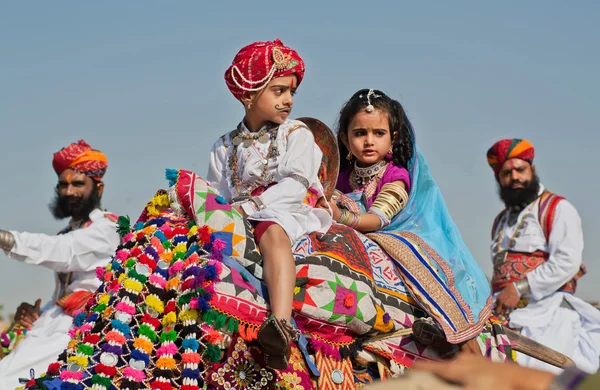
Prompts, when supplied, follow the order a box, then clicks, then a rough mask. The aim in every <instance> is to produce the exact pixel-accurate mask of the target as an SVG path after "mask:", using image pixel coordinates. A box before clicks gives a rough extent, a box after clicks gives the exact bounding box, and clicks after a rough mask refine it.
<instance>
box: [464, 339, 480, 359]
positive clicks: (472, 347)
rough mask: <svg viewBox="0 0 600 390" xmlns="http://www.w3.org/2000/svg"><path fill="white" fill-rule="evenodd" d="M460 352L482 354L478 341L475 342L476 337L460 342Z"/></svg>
mask: <svg viewBox="0 0 600 390" xmlns="http://www.w3.org/2000/svg"><path fill="white" fill-rule="evenodd" d="M460 353H467V354H472V355H479V356H482V354H481V348H480V347H479V343H478V342H477V339H476V338H475V339H471V340H469V341H467V342H465V343H463V344H461V346H460Z"/></svg>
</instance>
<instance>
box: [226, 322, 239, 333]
mask: <svg viewBox="0 0 600 390" xmlns="http://www.w3.org/2000/svg"><path fill="white" fill-rule="evenodd" d="M239 325H240V323H239V322H238V321H237V320H236V319H235V318H230V319H229V321H227V331H228V332H230V333H236V332H237V331H238V329H239Z"/></svg>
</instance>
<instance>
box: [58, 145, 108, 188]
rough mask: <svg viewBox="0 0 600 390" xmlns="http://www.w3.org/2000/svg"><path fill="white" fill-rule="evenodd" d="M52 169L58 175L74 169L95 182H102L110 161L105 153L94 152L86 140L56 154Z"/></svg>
mask: <svg viewBox="0 0 600 390" xmlns="http://www.w3.org/2000/svg"><path fill="white" fill-rule="evenodd" d="M52 167H53V168H54V171H56V174H57V175H60V174H61V173H63V172H64V171H66V170H67V169H72V170H74V171H77V172H79V173H83V174H84V175H86V176H89V177H91V178H92V179H95V180H102V177H103V176H104V174H105V173H106V168H108V161H107V160H106V156H105V155H104V153H102V152H100V151H98V150H93V149H92V147H91V146H90V145H88V144H87V143H86V142H85V141H84V140H82V139H81V140H79V141H77V143H72V144H71V145H69V146H67V147H65V148H62V149H61V150H59V151H58V152H56V153H54V158H53V159H52Z"/></svg>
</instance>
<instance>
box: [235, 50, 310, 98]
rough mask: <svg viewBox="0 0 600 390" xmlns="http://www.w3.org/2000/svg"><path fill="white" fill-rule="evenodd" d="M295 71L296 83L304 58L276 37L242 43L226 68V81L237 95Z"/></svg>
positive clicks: (301, 76) (301, 73)
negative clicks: (269, 40) (268, 39)
mask: <svg viewBox="0 0 600 390" xmlns="http://www.w3.org/2000/svg"><path fill="white" fill-rule="evenodd" d="M292 74H294V75H296V77H297V78H298V85H300V82H302V78H303V77H304V61H303V60H302V58H301V57H300V55H298V53H297V52H296V51H295V50H292V49H290V48H289V47H287V46H285V45H284V44H283V42H281V41H280V40H279V39H276V40H274V41H272V42H254V43H252V44H250V45H248V46H245V47H243V48H242V49H241V50H240V51H239V52H238V53H237V55H236V56H235V58H234V59H233V62H232V64H231V66H229V68H228V69H227V71H225V83H227V88H229V90H230V91H231V93H232V94H233V96H235V98H236V99H238V100H240V99H241V98H242V96H244V94H245V93H246V92H252V91H260V90H261V89H263V88H264V87H266V86H267V84H269V82H270V81H271V80H272V79H274V78H277V77H283V76H289V75H292Z"/></svg>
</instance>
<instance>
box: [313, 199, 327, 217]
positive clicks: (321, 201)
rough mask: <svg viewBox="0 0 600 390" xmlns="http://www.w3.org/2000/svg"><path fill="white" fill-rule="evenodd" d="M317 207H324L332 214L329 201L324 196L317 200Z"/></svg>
mask: <svg viewBox="0 0 600 390" xmlns="http://www.w3.org/2000/svg"><path fill="white" fill-rule="evenodd" d="M315 208H317V209H323V210H325V211H327V212H328V213H329V214H330V215H331V210H329V203H328V202H327V199H325V197H324V196H322V197H320V198H319V200H317V204H315Z"/></svg>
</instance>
